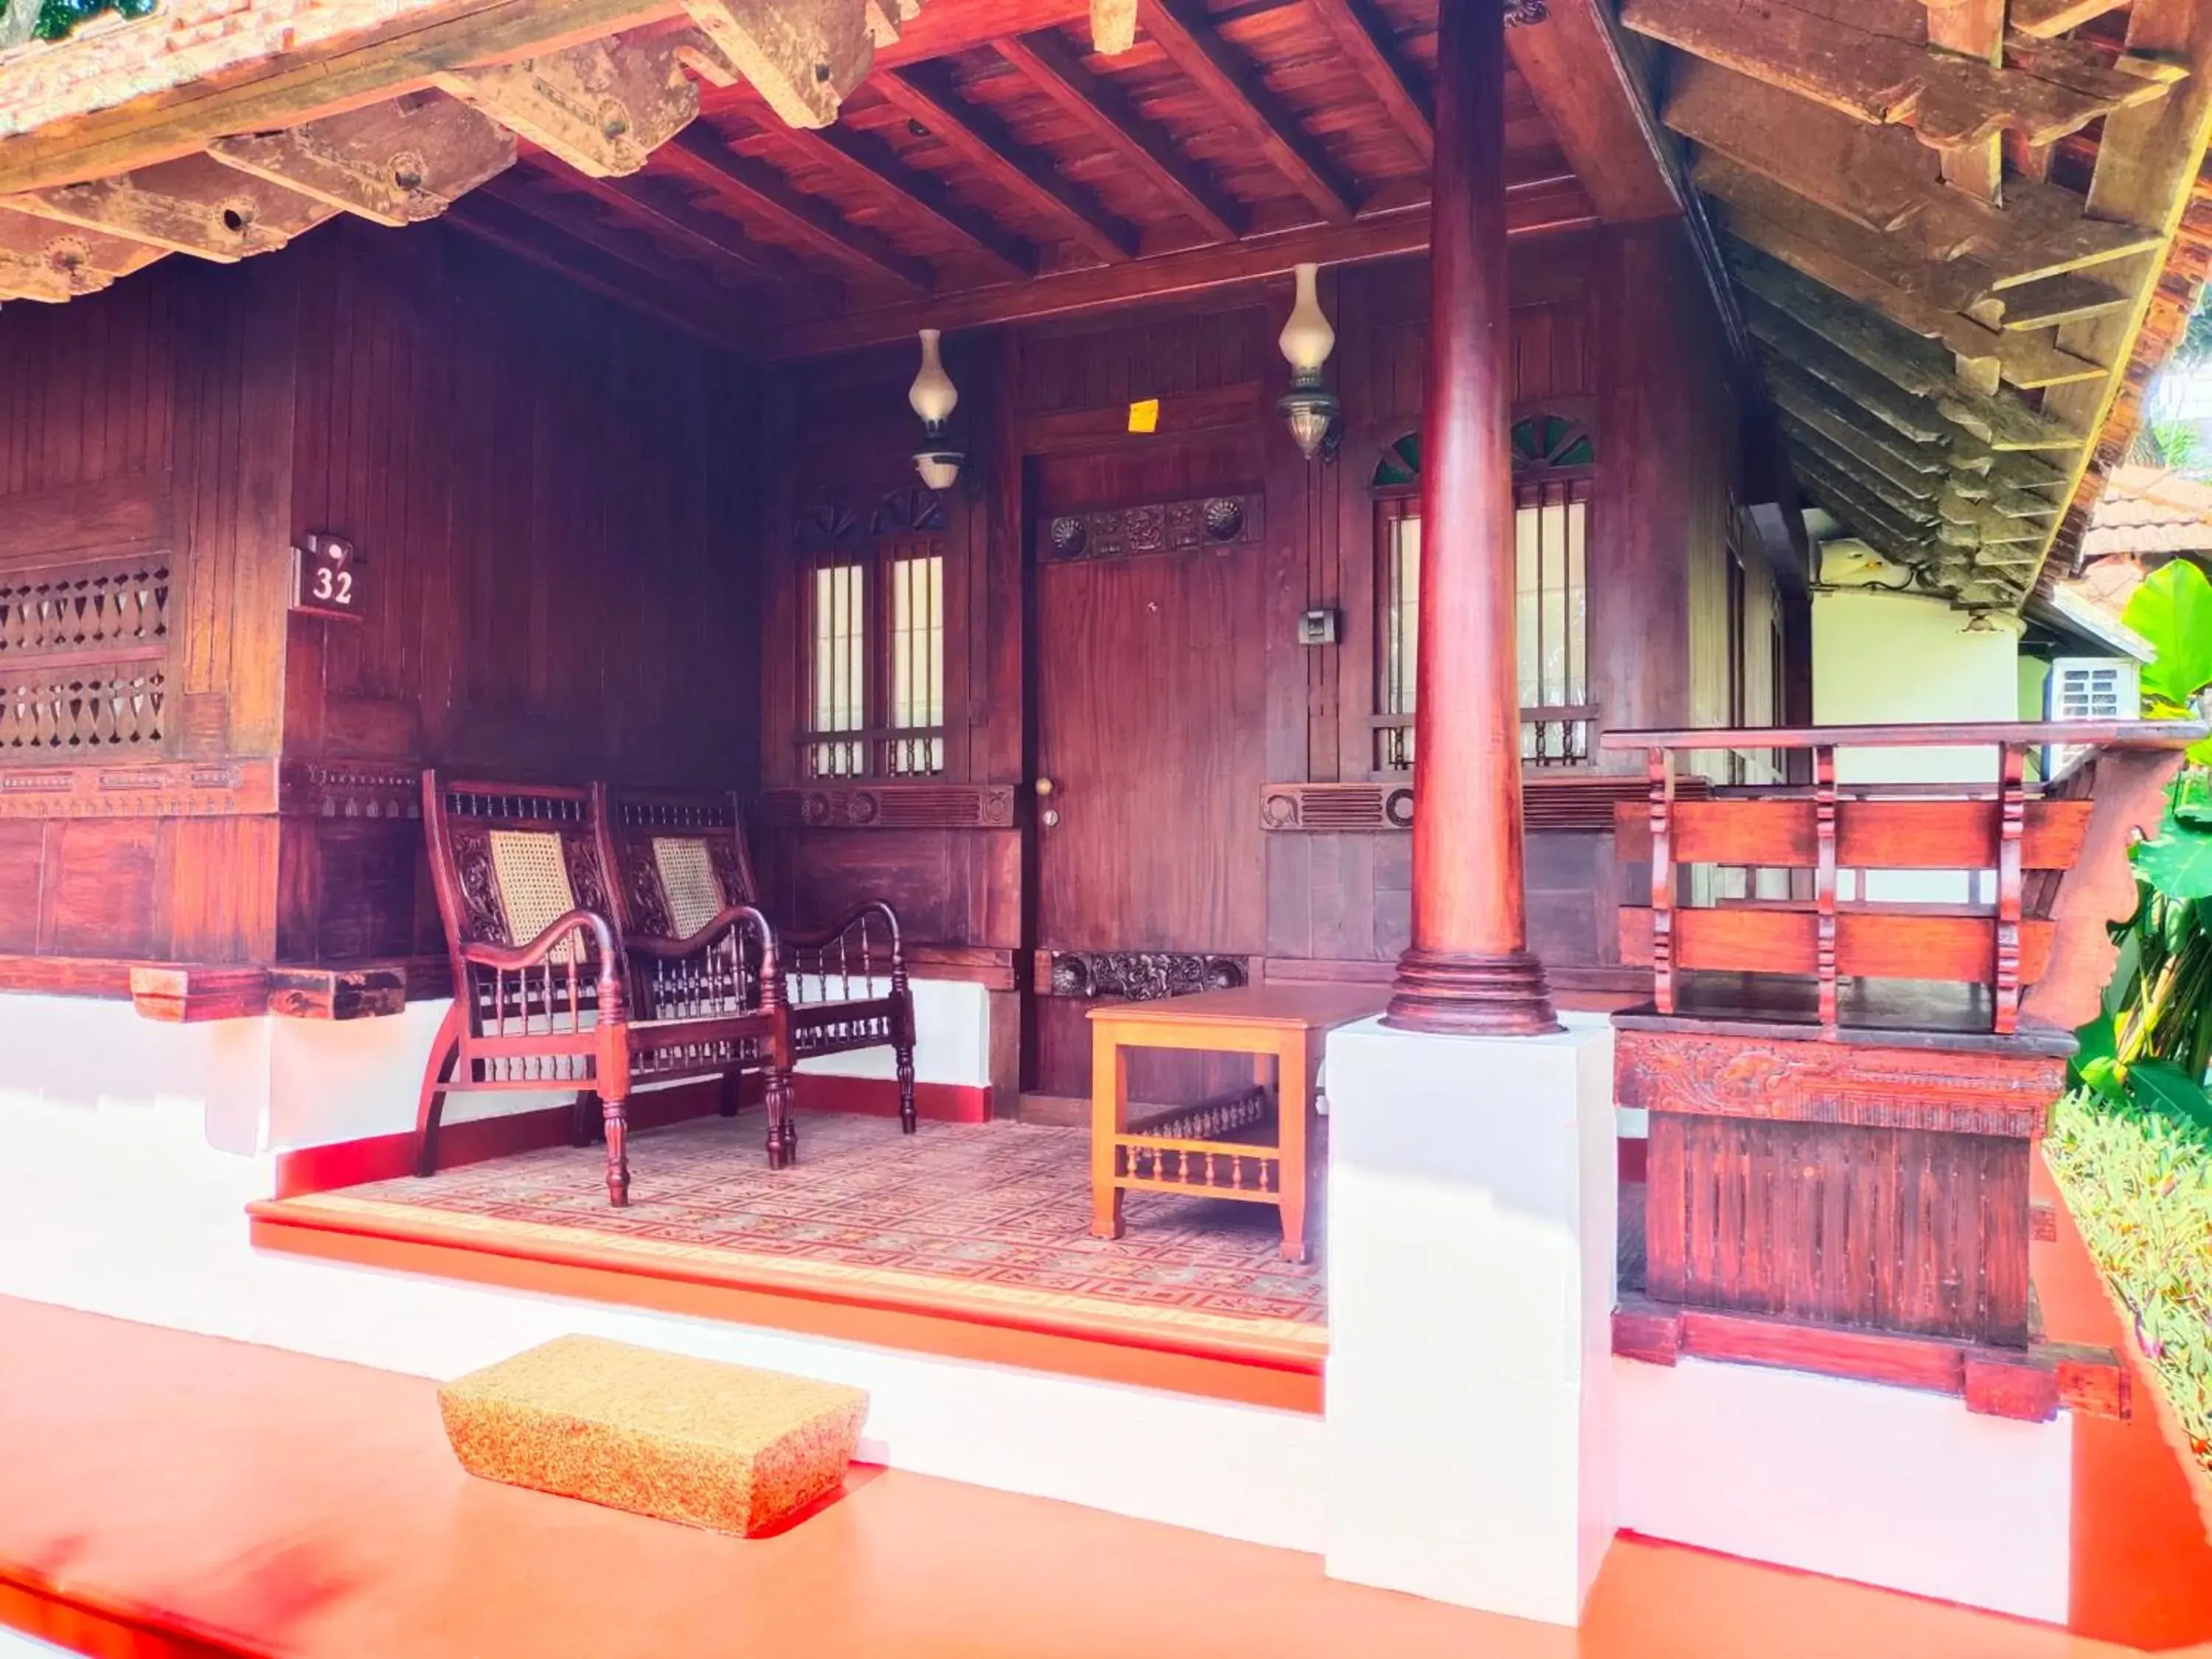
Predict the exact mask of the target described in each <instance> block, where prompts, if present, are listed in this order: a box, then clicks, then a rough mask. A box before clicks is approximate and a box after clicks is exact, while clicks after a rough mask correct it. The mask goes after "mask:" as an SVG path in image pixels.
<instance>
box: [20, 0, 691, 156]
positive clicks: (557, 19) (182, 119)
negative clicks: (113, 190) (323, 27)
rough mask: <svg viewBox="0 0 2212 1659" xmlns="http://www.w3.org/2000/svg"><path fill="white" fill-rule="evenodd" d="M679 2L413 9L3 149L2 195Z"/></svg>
mask: <svg viewBox="0 0 2212 1659" xmlns="http://www.w3.org/2000/svg"><path fill="white" fill-rule="evenodd" d="M676 12H677V6H676V0H561V3H560V4H558V5H546V4H542V3H538V0H456V3H455V4H453V5H451V6H447V7H441V9H439V10H438V11H437V13H436V14H435V15H432V16H428V17H426V16H425V15H423V14H422V13H421V12H419V11H411V12H410V13H408V14H407V15H405V16H404V17H402V18H398V19H395V20H394V21H392V22H390V23H387V24H386V25H385V26H384V27H381V28H375V29H369V30H366V31H364V32H363V33H362V34H360V35H359V36H357V37H355V38H354V39H353V40H352V41H351V42H350V44H349V45H347V46H344V47H343V49H341V50H338V51H334V52H310V53H296V54H295V53H280V54H278V55H276V56H274V57H270V58H264V59H262V60H261V61H260V62H258V64H254V65H253V66H252V69H251V70H246V71H242V72H240V74H238V75H237V76H225V77H223V79H222V81H221V82H190V83H188V84H186V85H184V86H180V87H176V88H170V89H168V90H166V91H161V92H153V93H148V94H144V95H143V96H141V97H137V98H133V99H131V100H129V101H128V102H125V103H122V104H118V105H116V106H113V107H112V108H109V109H104V110H99V111H95V112H93V113H91V114H88V115H82V116H78V117H75V118H71V119H69V120H64V121H56V122H53V123H52V124H51V125H47V126H45V127H41V128H40V129H39V130H37V131H33V132H27V133H23V134H21V135H19V136H18V137H13V138H9V139H5V140H0V193H14V192H16V191H29V190H43V189H49V188H52V187H53V186H56V185H66V184H72V183H75V182H76V181H78V180H81V179H103V178H107V177H110V176H112V175H113V174H115V173H127V172H131V171H133V170H134V169H137V168H140V167H147V166H149V165H151V164H153V163H155V162H157V161H172V160H174V159H175V158H177V157H179V156H182V155H192V154H194V153H196V152H197V151H198V150H200V149H204V148H205V147H206V145H207V144H208V143H210V141H212V140H214V139H216V138H222V137H229V136H230V135H231V134H234V133H240V132H268V131H275V130H276V129H277V128H280V127H289V126H295V125H298V124H299V123H300V122H301V121H306V120H310V119H313V118H317V117H319V116H325V115H333V114H337V113H340V112H343V111H346V110H353V109H360V108H362V107H363V106H366V105H369V104H374V103H376V102H378V101H380V100H383V99H386V98H389V97H392V95H394V94H398V93H401V92H410V91H415V90H417V89H419V88H423V87H426V86H428V84H429V83H430V81H431V78H432V77H433V76H435V75H437V74H438V73H440V72H441V71H442V70H452V69H465V68H467V67H470V66H471V65H474V64H493V63H501V62H506V61H508V60H510V59H512V58H518V57H527V56H529V55H530V54H532V53H533V52H556V51H558V50H560V49H561V48H562V47H564V46H574V45H576V44H578V43H579V42H581V41H586V40H597V39H599V37H601V36H603V35H607V34H612V33H617V32H619V31H621V30H623V29H627V28H631V27H636V26H638V25H641V24H644V23H649V22H653V21H656V20H658V19H660V18H664V17H668V16H671V15H675V14H676Z"/></svg>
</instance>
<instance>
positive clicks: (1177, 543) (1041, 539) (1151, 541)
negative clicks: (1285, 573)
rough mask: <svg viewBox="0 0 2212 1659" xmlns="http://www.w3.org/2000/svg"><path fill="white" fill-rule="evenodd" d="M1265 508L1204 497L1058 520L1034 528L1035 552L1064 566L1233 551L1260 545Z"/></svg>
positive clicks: (1259, 501)
mask: <svg viewBox="0 0 2212 1659" xmlns="http://www.w3.org/2000/svg"><path fill="white" fill-rule="evenodd" d="M1265 506H1266V497H1264V496H1262V495H1205V496H1200V497H1197V498H1195V499H1194V500H1191V501H1154V502H1152V503H1150V504H1148V505H1146V506H1143V507H1121V508H1120V509H1118V510H1116V511H1114V512H1110V513H1062V514H1060V516H1058V517H1056V518H1051V519H1047V520H1044V521H1043V522H1042V523H1041V524H1040V525H1038V526H1037V550H1038V552H1039V554H1040V555H1041V556H1042V557H1043V558H1045V559H1047V560H1048V561H1050V562H1053V563H1055V564H1065V563H1071V562H1073V561H1075V560H1078V559H1121V558H1130V557H1133V556H1137V555H1139V554H1146V553H1187V552H1190V551H1192V550H1194V549H1197V548H1202V547H1233V546H1237V545H1238V544H1243V543H1249V542H1256V541H1258V540H1259V539H1260V537H1261V533H1262V532H1263V529H1264V522H1263V520H1264V518H1265Z"/></svg>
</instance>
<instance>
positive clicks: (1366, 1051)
mask: <svg viewBox="0 0 2212 1659" xmlns="http://www.w3.org/2000/svg"><path fill="white" fill-rule="evenodd" d="M1565 1018H1566V1020H1567V1029H1566V1030H1565V1031H1564V1032H1561V1033H1559V1034H1558V1035H1556V1036H1547V1037H1516V1038H1503V1037H1463V1036H1418V1035H1414V1034H1412V1033H1408V1032H1402V1031H1391V1030H1384V1029H1383V1027H1382V1025H1381V1024H1379V1023H1378V1022H1375V1021H1368V1022H1365V1023H1364V1024H1359V1025H1356V1026H1351V1027H1347V1028H1346V1029H1345V1030H1340V1031H1337V1032H1334V1033H1333V1034H1332V1035H1331V1036H1330V1037H1329V1042H1328V1095H1329V1154H1328V1157H1329V1178H1328V1324H1329V1359H1328V1420H1327V1431H1326V1434H1325V1440H1326V1443H1327V1449H1328V1450H1327V1469H1328V1485H1327V1493H1326V1495H1327V1511H1326V1512H1327V1516H1328V1523H1327V1524H1328V1547H1327V1552H1326V1558H1327V1564H1328V1572H1329V1574H1330V1576H1331V1577H1337V1578H1345V1579H1349V1580H1352V1581H1353V1582H1355V1583H1364V1584H1375V1585H1380V1586H1383V1587H1384V1588H1387V1589H1399V1590H1407V1591H1410V1592H1412V1593H1413V1594H1414V1595H1425V1596H1429V1597H1431V1598H1433V1599H1435V1600H1437V1601H1452V1602H1456V1603H1458V1604H1460V1605H1462V1606H1464V1607H1480V1608H1483V1609H1485V1610H1486V1611H1489V1612H1492V1613H1510V1614H1513V1615H1516V1616H1517V1617H1521V1618H1525V1619H1539V1620H1547V1621H1549V1622H1551V1623H1554V1624H1562V1625H1571V1624H1573V1623H1575V1622H1576V1621H1577V1619H1578V1618H1579V1616H1580V1613H1581V1611H1582V1604H1583V1597H1584V1596H1585V1595H1588V1593H1589V1587H1590V1583H1591V1581H1592V1580H1593V1579H1594V1578H1595V1577H1596V1576H1597V1569H1598V1564H1599V1562H1600V1561H1601V1559H1603V1557H1604V1553H1605V1550H1606V1547H1607V1544H1608V1543H1610V1542H1611V1541H1612V1538H1613V1489H1614V1471H1613V1454H1612V1437H1613V1402H1612V1399H1611V1395H1610V1387H1611V1382H1612V1376H1613V1357H1612V1347H1613V1341H1612V1316H1613V1271H1614V1250H1613V1238H1614V1232H1615V1227H1616V1222H1617V1220H1618V1209H1619V1193H1618V1174H1617V1168H1618V1157H1619V1154H1618V1152H1617V1151H1616V1149H1615V1144H1614V1143H1615V1127H1614V1118H1613V1030H1612V1027H1611V1025H1610V1024H1608V1023H1607V1021H1605V1020H1604V1019H1603V1018H1594V1017H1591V1016H1586V1015H1584V1016H1577V1015H1573V1014H1570V1015H1567V1016H1566V1017H1565Z"/></svg>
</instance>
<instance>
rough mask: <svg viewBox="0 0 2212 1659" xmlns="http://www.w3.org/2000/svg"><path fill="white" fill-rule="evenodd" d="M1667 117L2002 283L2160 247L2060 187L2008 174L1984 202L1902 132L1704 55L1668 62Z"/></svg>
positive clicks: (1775, 177) (1846, 213) (1867, 224)
mask: <svg viewBox="0 0 2212 1659" xmlns="http://www.w3.org/2000/svg"><path fill="white" fill-rule="evenodd" d="M1665 118H1666V123H1667V125H1668V127H1670V128H1672V129H1673V130H1674V131H1676V132H1678V133H1680V134H1681V135H1682V137H1685V138H1687V139H1689V140H1691V141H1692V143H1696V144H1698V145H1699V146H1701V147H1702V148H1703V149H1707V150H1710V151H1713V152H1715V153H1717V154H1718V155H1723V156H1725V157H1726V158H1727V159H1728V160H1729V161H1733V162H1735V164H1736V165H1737V166H1739V167H1747V168H1749V169H1751V170H1752V171H1754V172H1756V173H1761V174H1764V175H1765V177H1766V178H1768V179H1771V180H1772V181H1773V182H1774V183H1776V184H1778V185H1781V186H1782V187H1783V188H1784V189H1785V190H1788V191H1790V192H1792V193H1793V194H1795V195H1798V196H1802V197H1805V198H1806V199H1808V201H1811V202H1814V203H1816V204H1819V205H1820V206H1821V207H1823V208H1826V209H1827V210H1829V211H1830V212H1832V213H1835V214H1839V215H1841V216H1843V217H1844V218H1845V219H1848V220H1850V221H1851V222H1853V223H1854V224H1857V225H1858V226H1861V227H1863V228H1865V229H1867V230H1869V231H1878V232H1897V233H1899V234H1900V235H1901V237H1902V238H1903V239H1904V240H1905V242H1906V243H1907V244H1908V245H1909V246H1911V247H1913V248H1914V249H1916V250H1917V252H1919V253H1921V254H1922V255H1923V256H1924V257H1926V258H1930V259H1948V258H1954V257H1955V256H1958V255H1960V254H1965V255H1969V256H1971V257H1972V258H1976V259H1978V260H1979V261H1981V262H1982V264H1984V265H1986V266H1987V267H1989V269H1990V273H1991V276H1992V278H1993V280H1994V282H1995V283H1996V286H1998V287H2000V288H2002V287H2004V286H2006V285H2008V284H2009V283H2021V282H2029V281H2033V280H2035V279H2037V278H2039V277H2043V276H2056V275H2058V274H2059V273H2061V272H2063V271H2069V270H2079V269H2081V268H2082V267H2084V266H2088V265H2093V264H2098V263H2100V261H2103V260H2106V259H2116V258H2125V257H2126V256H2128V255H2130V254H2134V253H2141V252H2146V251H2148V250H2149V249H2151V248H2154V247H2156V246H2159V245H2160V239H2159V238H2158V237H2157V236H2156V235H2155V234H2152V233H2150V232H2147V231H2145V230H2144V229H2142V228H2141V227H2139V226H2136V225H2131V224H2126V223H2123V222H2117V221H2113V220H2108V219H2092V218H2089V217H2087V216H2086V215H2085V213H2084V211H2083V210H2084V209H2085V208H2086V206H2087V204H2086V203H2085V202H2084V201H2083V200H2082V199H2081V197H2079V196H2077V195H2075V193H2074V192H2073V191H2069V190H2065V189H2063V188H2061V187H2060V186H2058V185H2050V184H2042V183H2039V182H2037V181H2035V180H2033V179H2007V180H2006V181H2005V188H2004V204H2003V205H2002V207H1995V206H1992V205H1990V204H1989V203H1987V202H1984V201H1980V200H1978V199H1976V198H1975V197H1972V195H1970V194H1968V193H1967V192H1966V191H1959V190H1954V189H1951V188H1949V187H1948V186H1947V185H1944V184H1943V183H1942V181H1941V180H1939V179H1936V177H1935V175H1934V172H1933V170H1932V169H1931V168H1930V167H1929V155H1928V150H1927V148H1926V147H1925V146H1924V145H1923V144H1921V143H1918V142H1917V141H1916V140H1915V139H1914V138H1913V137H1911V135H1910V134H1908V133H1906V132H1905V131H1902V130H1900V129H1899V128H1895V127H1881V126H1869V125H1866V124H1865V123H1864V122H1862V121H1857V120H1854V119H1852V118H1850V116H1848V115H1840V114H1838V113H1837V112H1835V111H1833V110H1831V109H1826V108H1824V107H1822V106H1820V105H1818V104H1815V103H1814V102H1812V101H1811V100H1808V99H1804V98H1800V97H1798V96H1797V95H1796V94H1794V93H1789V92H1784V91H1783V90H1782V89H1781V88H1778V87H1771V86H1768V85H1767V84H1766V83H1765V82H1761V81H1756V80H1753V78H1752V77H1751V76H1747V75H1739V74H1738V73H1736V72H1735V70H1730V69H1725V68H1723V67H1722V66H1721V65H1719V64H1708V63H1706V62H1705V61H1704V60H1703V59H1701V58H1683V59H1681V60H1680V62H1679V63H1677V64H1675V66H1674V74H1673V76H1671V78H1670V80H1669V83H1668V94H1667V106H1666V111H1665Z"/></svg>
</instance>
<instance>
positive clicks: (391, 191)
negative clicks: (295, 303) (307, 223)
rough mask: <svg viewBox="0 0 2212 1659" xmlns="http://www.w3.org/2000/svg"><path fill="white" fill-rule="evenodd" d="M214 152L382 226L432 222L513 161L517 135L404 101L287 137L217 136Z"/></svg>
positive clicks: (449, 107) (428, 97)
mask: <svg viewBox="0 0 2212 1659" xmlns="http://www.w3.org/2000/svg"><path fill="white" fill-rule="evenodd" d="M207 153H208V154H209V155H210V156H212V157H214V158H215V159H216V161H220V162H222V164H223V166H225V167H234V168H235V169H237V170H238V171H239V172H240V173H251V174H252V176H253V177H255V178H257V179H267V180H268V181H269V182H270V183H271V184H276V185H283V186H284V187H285V188H286V189H288V190H293V191H298V192H299V193H300V194H301V195H302V196H310V197H313V198H314V199H315V200H317V201H319V202H326V203H328V204H330V205H331V206H332V207H335V208H342V209H343V210H345V211H346V212H348V213H352V214H356V215H358V216H360V217H362V218H363V219H368V220H370V221H372V222H374V223H377V224H380V225H394V226H398V225H410V224H414V223H416V222H420V221H422V220H424V219H433V218H435V217H436V216H438V215H439V214H441V213H443V212H444V211H445V210H446V209H447V206H448V205H449V204H452V203H453V201H455V200H456V199H458V198H459V197H463V196H465V195H466V194H468V192H469V191H472V190H474V189H475V188H476V187H477V185H481V184H482V183H483V182H484V180H485V179H489V178H491V177H493V176H494V175H495V174H496V173H503V172H505V171H506V170H507V167H510V166H512V165H513V161H514V135H513V133H511V132H509V131H507V129H506V128H504V127H502V126H500V125H498V124H497V123H495V122H494V121H492V120H491V119H490V118H488V117H486V116H484V115H482V114H479V113H478V112H477V111H475V110H472V109H471V108H470V107H469V106H467V105H466V104H464V103H461V102H459V100H455V99H453V98H449V97H447V95H446V94H443V93H440V92H415V93H405V94H401V95H400V96H399V97H397V98H392V99H387V100H386V101H384V102H383V103H381V104H372V105H371V106H369V107H368V108H367V109H362V110H351V111H349V112H346V113H345V114H343V115H331V116H325V117H324V118H322V119H321V120H319V121H307V122H303V123H302V124H301V125H299V126H296V127H288V128H286V129H284V130H283V131H281V132H264V133H247V134H243V135H241V136H240V137H234V138H218V139H216V141H215V143H211V144H210V145H209V146H208V150H207Z"/></svg>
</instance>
